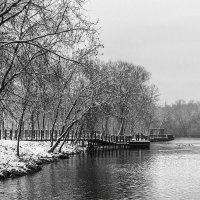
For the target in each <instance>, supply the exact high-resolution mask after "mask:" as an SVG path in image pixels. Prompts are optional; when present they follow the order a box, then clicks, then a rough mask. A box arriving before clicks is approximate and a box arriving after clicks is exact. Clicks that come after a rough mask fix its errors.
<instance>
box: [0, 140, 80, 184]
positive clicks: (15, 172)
mask: <svg viewBox="0 0 200 200" xmlns="http://www.w3.org/2000/svg"><path fill="white" fill-rule="evenodd" d="M16 146H17V141H11V140H0V180H3V179H6V178H15V177H18V176H24V175H27V174H33V173H35V172H38V171H40V170H41V169H42V164H45V163H51V162H56V161H58V160H59V159H68V158H69V156H70V155H73V154H78V153H80V152H82V151H83V149H82V148H80V147H77V146H72V145H69V144H65V146H64V147H63V149H62V152H61V153H58V151H55V152H54V153H48V150H49V148H50V143H49V142H32V141H21V142H20V156H19V157H17V155H16Z"/></svg>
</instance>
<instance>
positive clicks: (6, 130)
mask: <svg viewBox="0 0 200 200" xmlns="http://www.w3.org/2000/svg"><path fill="white" fill-rule="evenodd" d="M4 132H5V136H4V137H5V140H6V139H7V130H6V129H5V130H4Z"/></svg>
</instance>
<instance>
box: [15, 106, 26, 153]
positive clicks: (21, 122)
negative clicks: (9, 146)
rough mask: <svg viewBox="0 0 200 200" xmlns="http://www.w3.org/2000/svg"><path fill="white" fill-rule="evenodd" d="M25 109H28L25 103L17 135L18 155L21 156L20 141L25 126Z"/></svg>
mask: <svg viewBox="0 0 200 200" xmlns="http://www.w3.org/2000/svg"><path fill="white" fill-rule="evenodd" d="M25 110H26V105H24V107H23V111H22V115H21V117H20V120H19V127H18V135H17V156H19V141H20V138H21V131H22V127H23V119H24V113H25Z"/></svg>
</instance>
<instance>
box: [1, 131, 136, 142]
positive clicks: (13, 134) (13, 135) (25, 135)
mask: <svg viewBox="0 0 200 200" xmlns="http://www.w3.org/2000/svg"><path fill="white" fill-rule="evenodd" d="M17 133H18V131H17V130H4V131H2V130H0V139H1V140H2V139H3V140H17ZM51 133H52V132H51V130H34V131H33V130H22V131H21V136H20V140H22V141H50V138H51ZM60 133H61V131H60V130H54V133H53V140H57V138H58V137H59V136H60ZM133 138H134V136H127V135H120V136H117V135H109V134H101V133H100V132H93V133H82V134H78V135H76V134H72V133H70V134H68V137H67V138H66V141H88V142H94V141H96V142H98V141H104V142H113V143H119V144H120V143H121V144H124V143H128V142H130V141H131V140H132V139H133Z"/></svg>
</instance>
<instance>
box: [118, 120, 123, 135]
mask: <svg viewBox="0 0 200 200" xmlns="http://www.w3.org/2000/svg"><path fill="white" fill-rule="evenodd" d="M123 126H124V120H123V119H122V120H121V125H120V127H119V131H118V134H117V135H123Z"/></svg>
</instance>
